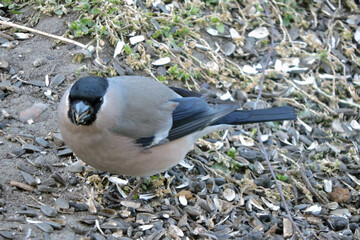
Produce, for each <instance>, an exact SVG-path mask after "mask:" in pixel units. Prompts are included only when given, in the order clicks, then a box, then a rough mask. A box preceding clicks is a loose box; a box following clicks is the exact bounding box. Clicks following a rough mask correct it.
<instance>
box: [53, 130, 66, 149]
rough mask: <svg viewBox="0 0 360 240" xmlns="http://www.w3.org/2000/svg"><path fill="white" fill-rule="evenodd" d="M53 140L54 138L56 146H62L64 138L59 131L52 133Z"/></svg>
mask: <svg viewBox="0 0 360 240" xmlns="http://www.w3.org/2000/svg"><path fill="white" fill-rule="evenodd" d="M53 140H54V142H55V144H56V145H58V146H62V145H63V144H64V140H63V138H62V136H61V134H60V133H54V135H53Z"/></svg>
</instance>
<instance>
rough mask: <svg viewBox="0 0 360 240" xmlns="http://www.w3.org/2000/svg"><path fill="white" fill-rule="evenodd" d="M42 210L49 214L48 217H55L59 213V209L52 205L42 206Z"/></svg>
mask: <svg viewBox="0 0 360 240" xmlns="http://www.w3.org/2000/svg"><path fill="white" fill-rule="evenodd" d="M40 210H41V211H42V212H43V213H44V214H45V215H46V216H47V217H55V216H56V215H57V211H56V209H55V208H53V207H50V206H46V205H44V206H41V207H40Z"/></svg>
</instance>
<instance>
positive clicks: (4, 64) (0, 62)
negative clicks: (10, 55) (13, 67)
mask: <svg viewBox="0 0 360 240" xmlns="http://www.w3.org/2000/svg"><path fill="white" fill-rule="evenodd" d="M9 66H10V65H9V62H8V61H6V60H5V59H3V58H1V59H0V69H2V70H8V69H9Z"/></svg>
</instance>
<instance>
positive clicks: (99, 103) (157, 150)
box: [59, 76, 297, 191]
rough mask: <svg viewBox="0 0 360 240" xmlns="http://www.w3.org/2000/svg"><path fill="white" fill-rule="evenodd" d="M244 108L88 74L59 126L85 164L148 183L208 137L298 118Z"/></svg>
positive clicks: (67, 101)
mask: <svg viewBox="0 0 360 240" xmlns="http://www.w3.org/2000/svg"><path fill="white" fill-rule="evenodd" d="M239 107H240V106H239V104H238V103H236V102H229V101H223V102H221V103H216V104H214V103H210V102H209V101H207V99H206V98H205V97H203V96H202V95H201V94H199V93H198V92H194V91H189V90H185V89H181V88H177V87H168V86H166V85H165V84H163V83H160V82H158V81H156V80H154V79H152V78H149V77H143V76H117V77H110V78H105V77H98V76H86V77H82V78H80V79H79V80H77V81H76V82H75V83H74V84H73V85H71V86H70V87H69V88H68V89H67V90H66V91H65V93H64V94H63V97H62V98H61V101H60V105H59V125H60V133H61V136H62V138H63V140H64V142H65V144H66V145H67V146H68V147H69V148H70V149H71V150H72V151H73V153H75V155H76V156H77V157H78V158H80V159H81V160H82V161H84V162H86V163H88V164H89V165H91V166H92V167H94V168H97V169H100V170H104V171H108V172H111V173H114V174H120V175H127V176H135V177H142V179H143V177H148V176H152V175H155V174H158V173H161V172H164V171H166V170H168V169H169V168H171V167H173V166H175V165H176V164H178V163H179V162H180V161H182V160H183V159H184V158H185V156H186V154H187V153H188V151H189V150H190V149H191V148H192V146H193V144H194V143H195V142H196V141H197V139H199V138H201V137H203V136H204V135H207V134H210V133H212V132H215V131H219V130H223V129H226V128H229V127H231V126H233V125H241V124H247V123H258V122H267V121H283V120H295V119H296V118H297V116H296V113H295V109H294V108H293V107H291V106H282V107H274V108H267V109H257V110H238V109H239ZM140 183H142V181H140ZM138 185H139V184H138ZM136 188H137V186H136V187H135V188H134V190H135V189H136ZM134 190H133V191H134Z"/></svg>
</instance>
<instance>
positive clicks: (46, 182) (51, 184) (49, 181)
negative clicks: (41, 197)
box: [42, 178, 56, 187]
mask: <svg viewBox="0 0 360 240" xmlns="http://www.w3.org/2000/svg"><path fill="white" fill-rule="evenodd" d="M42 185H43V186H48V187H55V186H56V181H55V179H53V178H48V179H45V180H44V181H43V182H42Z"/></svg>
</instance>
